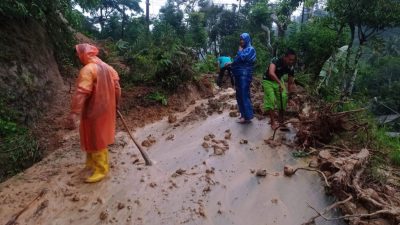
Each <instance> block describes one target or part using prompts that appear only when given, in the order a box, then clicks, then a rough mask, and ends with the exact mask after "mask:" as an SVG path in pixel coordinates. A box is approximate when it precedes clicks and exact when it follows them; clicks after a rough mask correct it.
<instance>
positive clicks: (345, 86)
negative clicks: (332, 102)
mask: <svg viewBox="0 0 400 225" xmlns="http://www.w3.org/2000/svg"><path fill="white" fill-rule="evenodd" d="M349 27H350V31H351V36H350V42H349V44H348V48H347V54H346V61H345V65H344V71H343V75H342V93H341V97H340V99H342V100H343V98H344V97H345V96H346V95H347V93H346V90H348V86H349V80H348V79H349V76H348V74H349V72H350V57H351V53H352V48H353V42H354V37H355V29H356V28H355V26H354V24H352V23H350V24H349Z"/></svg>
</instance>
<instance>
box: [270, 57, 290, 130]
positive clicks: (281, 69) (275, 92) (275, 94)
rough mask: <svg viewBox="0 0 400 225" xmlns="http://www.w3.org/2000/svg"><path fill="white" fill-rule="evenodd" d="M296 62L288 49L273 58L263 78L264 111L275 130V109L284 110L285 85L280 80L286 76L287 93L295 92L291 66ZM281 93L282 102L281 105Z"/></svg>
mask: <svg viewBox="0 0 400 225" xmlns="http://www.w3.org/2000/svg"><path fill="white" fill-rule="evenodd" d="M295 61H296V52H295V51H293V50H291V49H288V50H287V51H286V53H285V54H284V56H282V57H280V58H273V59H272V60H271V63H270V64H269V66H268V69H267V71H266V72H265V74H264V76H263V88H264V109H265V110H266V111H267V112H268V114H269V116H270V119H271V121H270V123H271V128H272V129H276V128H277V127H278V126H279V123H278V122H277V113H276V109H281V105H283V109H281V110H286V105H287V99H288V98H287V96H288V93H287V91H286V87H285V83H284V82H283V80H282V77H283V75H285V74H288V77H289V79H288V91H289V93H290V92H294V91H295V88H296V86H295V83H294V68H293V65H294V63H295ZM281 93H282V102H283V104H281V96H280V95H281Z"/></svg>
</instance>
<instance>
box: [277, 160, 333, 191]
mask: <svg viewBox="0 0 400 225" xmlns="http://www.w3.org/2000/svg"><path fill="white" fill-rule="evenodd" d="M298 170H305V171H312V172H317V173H319V174H320V175H321V176H322V177H323V178H324V180H325V184H326V186H328V187H330V186H331V185H330V184H329V182H328V178H327V177H326V176H325V174H324V173H323V172H322V171H321V170H317V169H312V168H306V167H298V168H296V169H293V168H292V167H290V166H287V165H286V166H285V167H284V169H283V172H284V174H285V175H286V176H288V177H290V176H292V175H294V174H295V173H296V172H297V171H298Z"/></svg>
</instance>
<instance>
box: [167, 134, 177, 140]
mask: <svg viewBox="0 0 400 225" xmlns="http://www.w3.org/2000/svg"><path fill="white" fill-rule="evenodd" d="M174 138H175V135H173V134H170V135H168V137H167V138H165V140H166V141H172V140H174Z"/></svg>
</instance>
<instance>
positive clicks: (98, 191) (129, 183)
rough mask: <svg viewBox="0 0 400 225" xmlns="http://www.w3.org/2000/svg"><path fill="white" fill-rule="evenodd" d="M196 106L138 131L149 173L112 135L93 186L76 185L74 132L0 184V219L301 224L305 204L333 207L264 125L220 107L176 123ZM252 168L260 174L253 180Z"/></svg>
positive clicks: (79, 171) (54, 224)
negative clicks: (107, 166) (106, 168)
mask: <svg viewBox="0 0 400 225" xmlns="http://www.w3.org/2000/svg"><path fill="white" fill-rule="evenodd" d="M229 101H230V103H232V101H231V100H229ZM229 101H228V102H229ZM204 102H206V101H204ZM199 104H200V102H198V103H197V105H199ZM193 110H194V106H193V107H192V108H190V109H188V111H187V112H185V113H182V114H179V115H177V116H178V122H177V123H175V124H171V123H168V121H167V118H165V119H164V120H162V121H160V122H156V123H153V124H150V125H147V126H145V127H144V128H142V129H140V130H137V131H136V132H135V137H136V138H137V139H138V140H140V141H143V140H146V139H149V140H153V142H154V140H155V143H154V144H152V145H151V146H150V147H148V148H146V149H147V150H148V153H149V156H150V157H151V159H152V160H153V161H154V162H155V164H154V165H153V166H150V167H148V166H145V165H144V164H143V160H142V159H141V158H140V155H139V153H138V151H137V149H136V147H134V145H133V143H132V141H130V140H129V138H128V136H127V135H126V134H125V133H124V132H119V133H118V134H117V137H116V140H117V141H116V143H115V144H114V145H113V146H111V147H110V156H111V159H110V160H111V164H112V168H111V173H110V175H109V176H108V177H107V179H105V180H104V181H102V182H100V183H96V184H85V183H83V180H84V177H85V176H86V175H87V173H86V172H85V171H84V170H83V168H84V164H83V162H84V154H83V153H82V152H81V151H80V150H79V139H78V135H77V133H76V132H71V133H70V134H68V135H66V136H65V138H64V139H65V141H64V143H63V147H62V148H61V149H59V150H58V151H56V152H54V153H53V154H51V155H49V156H48V157H47V158H46V159H45V160H43V161H42V162H40V163H38V164H37V165H35V166H33V167H32V168H30V169H28V170H27V171H25V172H24V173H21V174H19V175H17V176H15V177H13V178H11V179H9V180H7V181H6V182H4V183H2V184H0V221H1V223H2V224H5V223H7V221H8V220H9V219H11V217H12V215H14V214H15V213H17V212H18V211H20V210H21V209H22V208H24V207H25V206H26V205H28V204H29V203H31V204H30V206H29V207H28V209H27V210H26V211H25V212H23V213H22V215H21V216H20V217H19V219H18V220H17V221H18V223H19V224H49V225H50V224H51V225H61V224H81V225H86V224H87V225H93V224H166V225H167V224H168V225H169V224H171V225H173V224H215V225H227V224H237V225H259V224H268V225H271V224H279V225H292V224H293V225H298V224H301V223H303V222H305V221H307V220H308V219H309V218H310V217H312V216H314V215H315V212H314V211H313V210H312V209H310V208H308V207H307V204H310V205H312V206H313V207H315V208H316V209H320V210H322V209H323V208H325V207H326V206H328V205H330V204H331V203H332V202H333V199H328V197H327V196H326V195H325V193H324V188H323V186H322V182H321V179H320V178H319V177H318V175H316V174H313V173H310V172H305V171H299V172H297V173H296V175H294V176H293V177H290V178H289V177H285V176H284V175H283V172H282V171H283V166H284V165H286V164H289V165H293V166H306V165H307V161H306V160H298V159H295V158H293V157H292V154H291V152H292V150H290V149H288V148H287V147H285V146H280V147H277V148H271V147H269V146H268V145H266V144H265V143H264V139H267V138H269V137H270V136H271V135H272V131H271V130H270V128H269V126H267V121H266V120H257V119H255V120H254V121H253V123H251V124H247V125H241V124H238V123H236V122H235V120H236V119H235V118H232V117H230V116H229V112H228V111H226V110H225V111H224V112H223V113H221V114H218V113H214V114H213V115H211V116H208V117H207V118H206V119H200V120H193V121H190V120H189V121H188V120H186V122H185V123H179V121H180V120H181V119H182V118H185V116H186V115H187V114H188V113H190V112H191V111H193ZM149 135H151V137H149ZM207 145H208V148H205V147H207ZM258 169H266V170H267V173H268V174H267V176H266V177H257V176H255V174H254V173H253V172H254V171H255V170H258ZM43 189H46V190H48V191H47V193H46V194H45V195H44V196H42V197H39V198H38V199H37V200H34V199H35V197H37V196H38V194H39V192H40V191H41V190H43ZM32 200H34V201H32ZM317 224H320V225H322V224H324V225H325V224H339V223H338V222H326V221H322V220H317Z"/></svg>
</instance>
